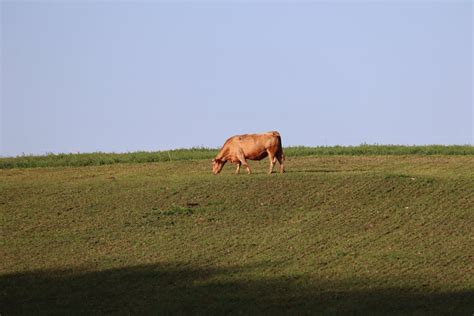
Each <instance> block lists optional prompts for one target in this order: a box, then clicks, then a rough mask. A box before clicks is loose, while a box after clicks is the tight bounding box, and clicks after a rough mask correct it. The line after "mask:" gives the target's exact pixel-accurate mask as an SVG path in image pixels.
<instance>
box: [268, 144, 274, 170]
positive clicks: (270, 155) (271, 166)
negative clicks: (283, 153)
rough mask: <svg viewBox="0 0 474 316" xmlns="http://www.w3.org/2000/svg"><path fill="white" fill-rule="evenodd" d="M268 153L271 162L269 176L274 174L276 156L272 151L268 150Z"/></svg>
mask: <svg viewBox="0 0 474 316" xmlns="http://www.w3.org/2000/svg"><path fill="white" fill-rule="evenodd" d="M267 153H268V160H269V161H270V169H269V170H268V174H271V173H272V172H273V166H274V165H275V155H273V153H272V152H271V151H270V150H267Z"/></svg>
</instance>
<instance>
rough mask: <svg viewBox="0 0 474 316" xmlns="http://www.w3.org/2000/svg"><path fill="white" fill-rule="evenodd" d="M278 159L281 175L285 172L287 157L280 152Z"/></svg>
mask: <svg viewBox="0 0 474 316" xmlns="http://www.w3.org/2000/svg"><path fill="white" fill-rule="evenodd" d="M276 158H277V159H278V162H279V163H280V173H283V172H285V165H284V162H285V156H284V155H283V153H282V152H278V153H277V155H276Z"/></svg>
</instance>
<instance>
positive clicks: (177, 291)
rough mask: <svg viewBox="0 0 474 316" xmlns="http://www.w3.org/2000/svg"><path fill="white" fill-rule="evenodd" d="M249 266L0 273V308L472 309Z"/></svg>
mask: <svg viewBox="0 0 474 316" xmlns="http://www.w3.org/2000/svg"><path fill="white" fill-rule="evenodd" d="M252 269H254V267H232V268H214V267H192V266H189V265H182V264H181V265H180V264H165V265H164V264H151V265H140V266H132V267H124V268H118V269H111V270H103V271H86V270H82V271H81V270H77V269H75V270H70V271H68V270H46V271H32V272H25V273H17V274H9V275H3V276H0V289H1V312H2V314H5V315H10V314H71V313H72V314H105V313H113V314H152V313H153V314H216V315H221V314H262V313H263V314H317V313H331V314H337V313H345V314H347V313H349V314H365V313H368V312H369V313H371V314H374V313H375V314H414V313H421V314H453V313H456V314H465V315H470V314H471V313H472V311H473V310H474V300H473V298H474V296H473V295H474V292H473V291H465V292H451V293H438V292H436V291H433V290H431V291H424V290H422V288H403V287H399V286H393V287H390V286H385V287H381V286H376V285H371V281H370V280H364V279H351V280H332V281H331V280H329V281H328V280H326V281H322V280H317V279H314V278H306V277H293V278H290V277H273V278H268V277H265V278H261V279H259V278H256V277H251V276H252V275H254V276H255V274H252V273H250V274H249V273H247V272H251V271H252ZM257 275H258V274H257ZM377 284H383V283H380V282H379V283H377ZM420 287H421V286H420Z"/></svg>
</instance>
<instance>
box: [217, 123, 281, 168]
mask: <svg viewBox="0 0 474 316" xmlns="http://www.w3.org/2000/svg"><path fill="white" fill-rule="evenodd" d="M267 156H268V158H269V160H270V169H269V170H268V174H271V173H272V172H273V166H274V165H275V163H276V161H277V160H278V162H279V163H280V172H281V173H283V172H285V166H284V165H283V163H284V161H285V156H284V155H283V148H282V147H281V137H280V133H278V132H276V131H273V132H267V133H263V134H244V135H236V136H232V137H231V138H229V139H227V141H226V142H225V143H224V146H222V148H221V150H219V153H218V154H217V156H216V158H214V159H213V160H212V173H214V174H215V175H216V174H218V173H219V172H221V170H222V168H223V167H224V165H225V164H226V162H230V163H233V164H236V165H237V169H236V170H235V174H239V173H240V166H241V165H243V166H244V168H245V169H246V170H247V173H248V174H250V173H251V172H250V168H249V165H248V163H247V159H250V160H262V159H263V158H265V157H267Z"/></svg>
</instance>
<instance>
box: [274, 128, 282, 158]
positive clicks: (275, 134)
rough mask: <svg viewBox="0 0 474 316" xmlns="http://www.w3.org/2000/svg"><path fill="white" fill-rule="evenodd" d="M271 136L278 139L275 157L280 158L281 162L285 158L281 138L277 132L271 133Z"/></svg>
mask: <svg viewBox="0 0 474 316" xmlns="http://www.w3.org/2000/svg"><path fill="white" fill-rule="evenodd" d="M271 133H272V134H273V136H276V137H277V138H278V152H277V155H278V156H280V157H281V159H282V160H285V156H284V155H283V143H282V142H281V136H280V133H278V132H277V131H273V132H271Z"/></svg>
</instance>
